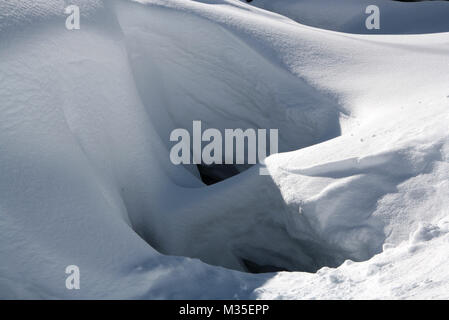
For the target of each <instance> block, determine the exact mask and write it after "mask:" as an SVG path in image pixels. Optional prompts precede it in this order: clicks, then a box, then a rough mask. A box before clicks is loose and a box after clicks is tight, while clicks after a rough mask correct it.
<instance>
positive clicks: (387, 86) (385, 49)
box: [0, 0, 449, 299]
mask: <svg viewBox="0 0 449 320" xmlns="http://www.w3.org/2000/svg"><path fill="white" fill-rule="evenodd" d="M340 2H342V3H344V5H343V7H342V8H341V9H338V12H339V14H336V13H335V12H336V11H335V10H337V9H336V8H337V6H336V5H333V3H334V2H332V1H315V0H309V1H305V0H303V1H288V0H285V1H281V0H277V1H271V4H270V5H272V7H270V6H269V4H268V1H263V0H254V1H253V3H252V4H254V5H259V6H261V7H264V8H266V9H272V10H273V11H278V12H279V13H281V14H283V13H285V12H283V11H282V10H283V9H282V10H281V9H278V8H288V5H291V6H293V7H294V8H293V7H292V8H293V9H294V10H293V9H292V10H288V13H290V14H289V18H287V17H284V16H282V15H279V14H277V13H272V12H269V11H265V10H262V9H260V8H256V7H254V6H251V5H248V4H245V3H243V2H240V1H237V0H203V1H199V0H198V1H187V0H160V1H159V0H146V1H143V0H142V1H128V0H117V1H105V2H101V1H99V0H98V1H88V0H85V1H81V0H80V1H77V3H78V4H79V5H80V7H81V12H82V20H81V22H82V26H81V30H77V31H68V30H66V29H65V18H66V15H65V14H64V10H63V9H64V7H65V2H64V1H57V0H54V1H12V0H6V1H2V2H0V12H1V13H0V297H1V298H137V299H148V298H160V299H162V298H189V299H199V298H209V299H214V298H269V299H276V298H282V299H299V298H448V294H447V292H449V291H448V289H449V288H448V283H449V282H448V280H449V279H448V278H449V267H448V266H449V256H448V255H447V252H449V200H448V199H449V140H448V138H449V130H448V124H449V86H448V84H449V33H434V34H424V33H426V32H443V31H449V22H448V20H447V12H448V11H449V3H440V2H438V3H435V4H434V6H432V5H431V4H427V5H424V4H394V5H387V4H385V7H384V8H383V9H382V14H383V15H386V16H387V17H388V15H390V14H391V15H396V11H395V10H399V11H400V12H401V14H400V15H399V16H398V19H402V20H400V21H402V22H401V23H400V24H399V23H397V24H391V25H390V24H389V23H388V22H387V23H386V24H385V29H381V31H382V32H381V33H391V34H394V33H423V34H420V35H401V36H399V35H356V34H355V33H362V32H363V30H362V29H361V26H363V23H364V19H365V17H366V15H365V13H364V10H363V9H362V10H360V11H359V10H356V11H352V10H354V2H355V1H351V0H345V1H340ZM374 2H375V3H381V1H374ZM283 3H284V4H285V7H283ZM383 3H386V1H382V3H381V4H383ZM320 5H321V7H319V6H320ZM421 5H422V6H425V8H423V10H424V12H425V14H426V15H431V16H432V19H431V23H428V21H427V20H424V18H423V20H422V21H421V20H420V21H418V22H415V20H414V19H412V18H410V19H408V18H404V17H409V16H410V17H413V15H414V14H416V12H417V11H416V6H421ZM399 6H400V7H399ZM320 8H321V9H322V10H320ZM324 8H326V10H324ZM338 8H340V7H338ZM398 8H400V9H398ZM296 9H297V10H296ZM301 9H302V10H301ZM312 9H313V10H312ZM327 10H328V11H327ZM345 10H347V11H345ZM399 11H398V12H399ZM316 12H318V13H317V15H315V13H316ZM342 12H348V14H350V15H352V18H351V19H352V20H351V23H347V22H345V21H344V19H346V18H344V19H343V18H342V16H340V15H343V13H342ZM285 14H286V13H285ZM296 14H298V15H296ZM304 14H305V15H304ZM292 15H294V16H292ZM290 18H292V19H294V20H297V21H299V23H298V22H296V21H294V20H292V19H290ZM348 19H349V18H348ZM398 21H399V20H398ZM300 23H304V24H307V25H308V26H307V25H303V24H300ZM314 26H316V27H319V28H321V29H319V28H315V27H314ZM432 28H433V29H432ZM331 30H337V31H344V32H345V33H340V32H335V31H331ZM409 31H410V32H409ZM193 120H201V121H203V123H204V124H205V126H206V127H210V128H218V129H220V130H224V129H225V128H255V127H257V128H278V129H279V136H280V151H282V153H280V154H277V155H273V156H271V157H269V158H268V159H267V168H268V170H269V172H270V175H269V176H260V175H259V166H255V167H253V168H250V169H249V170H246V171H245V172H242V173H241V174H239V175H237V176H235V177H233V178H230V179H227V180H225V181H222V182H220V183H217V184H215V185H212V186H205V185H204V184H203V183H202V182H201V180H200V178H199V173H198V171H197V169H196V167H194V166H186V167H180V166H174V165H172V164H171V162H170V160H169V148H170V146H171V144H170V141H169V134H170V132H171V130H173V129H174V128H186V129H189V128H191V125H192V121H193ZM161 253H163V254H166V255H163V254H161ZM175 256H176V257H175ZM182 256H185V257H190V258H184V257H182ZM192 258H199V259H201V260H202V261H203V262H201V261H199V260H197V259H192ZM356 261H358V262H356ZM204 262H206V263H208V264H206V263H204ZM68 265H77V266H79V268H80V270H81V289H80V290H70V291H69V290H67V289H66V287H65V279H66V276H67V275H66V274H65V273H64V271H65V268H66V266H68ZM213 265H215V266H213ZM216 266H218V267H216ZM223 267H226V268H227V269H225V268H223ZM230 269H234V270H238V271H233V270H230ZM275 270H290V271H296V272H277V273H276V272H273V273H266V274H257V275H256V274H250V273H243V272H239V271H254V272H262V271H275ZM306 272H316V273H306Z"/></svg>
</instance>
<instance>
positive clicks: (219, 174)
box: [197, 164, 240, 186]
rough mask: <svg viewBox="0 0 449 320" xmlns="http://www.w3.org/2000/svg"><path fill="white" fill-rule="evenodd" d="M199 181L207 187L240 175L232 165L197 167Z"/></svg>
mask: <svg viewBox="0 0 449 320" xmlns="http://www.w3.org/2000/svg"><path fill="white" fill-rule="evenodd" d="M197 167H198V171H199V173H200V176H201V180H202V181H203V182H204V183H205V184H207V185H208V186H209V185H212V184H215V183H218V182H220V181H223V180H226V179H228V178H231V177H233V176H235V175H238V174H239V173H240V171H239V170H237V168H236V167H235V166H234V165H229V164H223V165H197Z"/></svg>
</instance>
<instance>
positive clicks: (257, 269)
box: [242, 259, 290, 273]
mask: <svg viewBox="0 0 449 320" xmlns="http://www.w3.org/2000/svg"><path fill="white" fill-rule="evenodd" d="M242 263H243V265H244V266H245V268H246V271H248V272H250V273H269V272H280V271H290V270H288V269H286V268H283V267H277V266H270V265H259V264H257V263H255V262H254V261H250V260H246V259H242Z"/></svg>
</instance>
